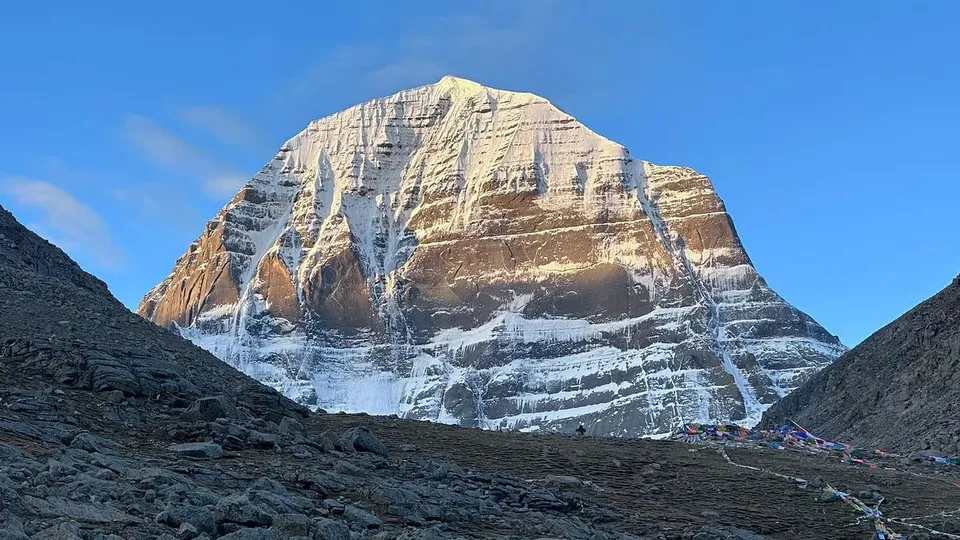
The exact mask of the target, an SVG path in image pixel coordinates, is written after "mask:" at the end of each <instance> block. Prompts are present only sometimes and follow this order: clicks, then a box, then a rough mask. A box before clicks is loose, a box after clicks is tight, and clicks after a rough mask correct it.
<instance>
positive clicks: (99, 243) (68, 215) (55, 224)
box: [0, 176, 126, 271]
mask: <svg viewBox="0 0 960 540" xmlns="http://www.w3.org/2000/svg"><path fill="white" fill-rule="evenodd" d="M0 191H2V192H3V193H5V194H7V195H9V196H10V197H11V198H12V199H13V201H14V203H15V204H16V205H18V206H21V207H24V208H29V209H32V210H34V211H35V212H37V216H36V218H35V219H34V220H32V221H30V222H29V223H27V226H28V227H30V228H31V229H33V230H34V232H36V233H37V234H40V235H41V236H44V237H45V238H47V239H48V240H50V241H51V242H53V243H54V244H57V245H58V246H60V247H61V248H62V249H63V250H64V251H66V252H68V253H70V254H71V255H73V256H75V257H79V258H83V259H85V260H86V261H89V263H90V264H92V265H95V266H98V267H100V268H103V269H106V270H112V271H115V270H120V269H122V268H123V267H124V265H125V264H126V263H125V257H124V255H123V252H122V251H121V250H120V248H119V247H118V246H117V244H116V242H114V240H113V237H112V235H111V234H110V230H109V228H108V227H107V223H106V222H105V221H104V220H103V218H102V217H100V215H99V214H97V212H96V211H94V210H93V209H92V208H90V207H89V206H87V205H85V204H83V203H82V202H80V201H79V200H77V199H76V198H75V197H73V195H71V194H69V193H67V192H66V191H64V190H62V189H60V188H58V187H57V186H54V185H53V184H50V183H48V182H43V181H41V180H34V179H30V178H24V177H19V176H13V177H8V178H6V179H4V181H3V182H0Z"/></svg>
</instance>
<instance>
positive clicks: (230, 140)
mask: <svg viewBox="0 0 960 540" xmlns="http://www.w3.org/2000/svg"><path fill="white" fill-rule="evenodd" d="M177 117H178V118H179V119H180V120H182V121H183V122H186V123H187V124H190V125H191V126H193V127H195V128H198V129H202V130H204V131H206V132H208V133H210V134H212V135H214V136H215V137H217V138H218V139H220V140H221V141H223V142H225V143H227V144H233V145H237V146H244V147H248V148H256V147H258V146H260V140H259V137H258V136H257V132H256V130H254V129H253V128H252V127H250V125H249V124H247V123H246V122H244V121H243V119H242V118H240V117H239V116H237V115H236V114H234V113H233V112H231V111H229V110H227V109H224V108H223V107H215V106H196V107H186V108H183V109H181V110H180V112H179V113H178V114H177Z"/></svg>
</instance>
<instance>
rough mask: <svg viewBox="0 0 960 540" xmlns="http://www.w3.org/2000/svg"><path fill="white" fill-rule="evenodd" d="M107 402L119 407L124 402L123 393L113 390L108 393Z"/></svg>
mask: <svg viewBox="0 0 960 540" xmlns="http://www.w3.org/2000/svg"><path fill="white" fill-rule="evenodd" d="M107 401H108V402H110V403H113V404H116V405H119V404H120V403H122V402H123V391H121V390H113V391H110V392H107Z"/></svg>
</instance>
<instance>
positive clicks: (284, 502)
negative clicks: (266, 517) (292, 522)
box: [247, 489, 313, 514]
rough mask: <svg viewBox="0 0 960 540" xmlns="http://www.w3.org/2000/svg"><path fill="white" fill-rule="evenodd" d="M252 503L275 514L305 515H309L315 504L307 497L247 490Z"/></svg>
mask: <svg viewBox="0 0 960 540" xmlns="http://www.w3.org/2000/svg"><path fill="white" fill-rule="evenodd" d="M247 498H249V499H250V502H252V503H254V504H257V505H260V506H262V507H263V508H264V509H266V510H267V511H270V512H272V513H275V514H303V513H309V512H310V509H311V508H312V507H313V502H312V501H311V500H310V499H307V498H305V497H300V496H299V495H293V494H291V493H286V494H280V493H273V492H270V491H259V490H255V489H249V490H247Z"/></svg>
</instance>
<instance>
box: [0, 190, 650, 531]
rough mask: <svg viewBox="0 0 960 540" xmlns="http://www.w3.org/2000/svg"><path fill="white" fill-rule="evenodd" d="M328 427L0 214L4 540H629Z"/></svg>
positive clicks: (553, 502) (545, 490) (547, 504)
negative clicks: (467, 538) (122, 299)
mask: <svg viewBox="0 0 960 540" xmlns="http://www.w3.org/2000/svg"><path fill="white" fill-rule="evenodd" d="M330 427H331V426H330V425H329V424H327V423H325V422H323V421H322V419H319V418H317V417H315V416H313V415H311V414H310V412H309V411H308V410H306V409H305V408H304V407H303V406H301V405H297V404H295V403H294V402H292V401H290V400H288V399H287V398H285V397H283V396H282V395H280V394H279V393H278V392H277V391H276V390H274V389H272V388H269V387H266V386H264V385H262V384H260V383H258V382H256V381H255V380H253V379H251V378H249V377H247V376H245V375H243V374H241V373H240V372H238V371H236V370H234V369H233V368H231V367H229V366H227V365H226V364H224V363H223V362H221V361H220V360H218V359H216V358H215V357H213V356H212V355H210V354H209V353H207V352H205V351H203V350H202V349H199V348H197V347H195V346H194V345H192V344H191V343H189V342H188V341H186V340H184V339H182V338H180V337H178V336H176V335H175V334H174V333H171V332H169V331H167V330H164V329H161V328H160V327H158V326H156V325H154V324H152V323H150V322H148V321H145V320H143V319H141V318H140V317H138V316H137V315H134V314H133V313H130V312H129V311H127V310H126V309H125V308H124V307H123V305H122V304H120V303H119V302H118V301H117V300H116V299H114V298H113V297H112V296H110V294H109V292H108V291H107V288H106V287H105V286H104V284H103V283H102V282H100V281H99V280H97V279H96V278H94V277H92V276H90V275H88V274H86V273H84V272H83V271H82V270H81V269H80V268H79V267H78V266H77V265H76V264H75V263H73V261H71V260H70V259H69V258H68V257H67V256H66V255H64V253H63V252H62V251H60V250H59V249H57V248H55V247H54V246H52V245H50V244H49V243H47V242H46V241H44V240H42V239H40V238H39V237H37V236H36V235H35V234H33V233H32V232H30V231H28V230H26V229H25V228H23V227H22V226H20V224H19V223H17V222H16V221H15V220H14V219H13V217H12V216H11V214H9V213H8V212H7V211H6V210H4V209H3V208H2V207H0V538H2V539H4V540H22V539H25V538H28V537H29V538H32V539H35V540H52V539H69V540H119V539H120V538H126V539H148V538H149V539H153V538H162V539H167V540H171V539H174V538H177V539H180V540H191V539H193V538H198V539H200V540H203V539H204V538H207V539H209V538H218V537H222V538H226V539H231V540H275V539H280V538H304V537H306V538H316V539H319V540H324V539H326V540H349V539H351V538H359V537H361V536H362V537H375V538H381V539H384V540H386V539H394V538H404V539H408V540H410V539H423V540H427V539H429V540H442V539H446V538H461V537H462V536H461V533H462V532H463V531H470V532H471V533H470V534H471V535H474V534H476V536H473V537H489V538H506V537H516V538H522V537H535V536H543V535H544V534H546V533H549V531H550V530H553V531H554V532H557V531H559V532H558V533H557V534H559V535H564V536H567V537H571V538H608V539H613V538H624V539H628V538H634V537H631V536H630V535H625V534H621V533H620V532H618V531H617V529H618V528H619V527H617V526H604V527H603V528H602V529H599V528H596V527H595V526H594V522H596V523H601V522H604V520H603V519H602V518H600V517H597V516H604V515H607V514H605V512H607V513H608V512H609V510H605V509H603V508H602V507H599V506H598V505H596V504H595V503H592V502H584V501H583V500H582V498H581V497H579V496H577V495H575V494H572V493H570V494H564V493H562V492H560V491H558V490H556V489H552V488H549V487H547V486H546V485H544V484H542V483H541V484H531V483H527V482H522V481H520V480H519V479H517V478H511V477H505V476H498V475H494V474H490V473H479V472H473V471H469V470H463V469H461V468H459V467H457V466H456V465H455V464H452V463H449V462H447V461H442V460H437V459H432V460H420V459H415V458H414V457H413V456H411V457H410V458H408V459H405V460H392V459H390V458H388V457H387V455H388V450H387V449H386V448H385V447H384V445H383V444H382V443H381V442H380V441H379V440H378V439H377V437H376V435H375V434H373V433H372V432H371V431H369V430H368V429H366V428H364V427H359V426H356V425H355V424H354V425H352V426H343V427H342V429H338V430H337V431H330ZM334 427H336V426H334ZM491 486H494V487H491ZM496 486H499V487H496ZM491 489H495V490H496V492H497V493H498V494H499V495H498V496H495V497H493V498H491V497H490V496H489V493H490V491H491ZM511 505H512V506H511ZM468 508H469V509H470V511H467V509H468ZM591 509H592V510H591ZM584 512H586V513H584ZM588 514H589V515H590V516H594V517H588ZM378 516H382V519H381V517H378ZM531 518H533V520H534V521H535V522H536V523H533V524H532V523H531ZM606 523H609V520H607V521H606ZM564 530H569V531H573V532H572V533H569V534H568V533H567V532H563V531H564ZM174 535H175V536H174Z"/></svg>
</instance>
